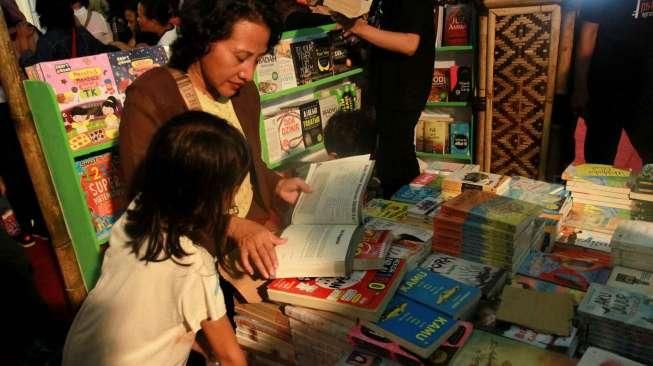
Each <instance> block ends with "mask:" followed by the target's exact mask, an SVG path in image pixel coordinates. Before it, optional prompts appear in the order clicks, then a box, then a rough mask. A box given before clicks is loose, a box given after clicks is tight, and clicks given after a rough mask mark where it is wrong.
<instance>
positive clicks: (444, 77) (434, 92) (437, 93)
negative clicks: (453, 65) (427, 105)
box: [428, 67, 449, 103]
mask: <svg viewBox="0 0 653 366" xmlns="http://www.w3.org/2000/svg"><path fill="white" fill-rule="evenodd" d="M447 99H449V69H447V68H438V67H436V68H434V69H433V80H432V82H431V92H430V94H429V98H428V101H429V102H431V103H437V102H446V101H447Z"/></svg>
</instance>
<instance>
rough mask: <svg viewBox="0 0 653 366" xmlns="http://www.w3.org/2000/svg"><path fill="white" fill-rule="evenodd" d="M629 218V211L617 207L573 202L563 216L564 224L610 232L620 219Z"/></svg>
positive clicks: (614, 228)
mask: <svg viewBox="0 0 653 366" xmlns="http://www.w3.org/2000/svg"><path fill="white" fill-rule="evenodd" d="M628 219H630V212H629V211H628V210H622V209H618V208H611V207H603V206H595V205H588V204H585V203H574V204H573V205H572V206H571V210H570V211H569V214H568V215H567V217H566V218H565V222H564V223H565V225H567V226H571V227H576V228H579V229H585V230H591V231H595V232H601V233H605V234H612V233H614V231H615V230H616V229H617V225H619V223H620V222H621V221H624V220H628Z"/></svg>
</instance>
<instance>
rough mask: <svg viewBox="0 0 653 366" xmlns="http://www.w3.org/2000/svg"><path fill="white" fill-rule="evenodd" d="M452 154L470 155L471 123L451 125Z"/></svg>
mask: <svg viewBox="0 0 653 366" xmlns="http://www.w3.org/2000/svg"><path fill="white" fill-rule="evenodd" d="M449 138H450V140H451V141H450V142H449V146H450V147H451V148H450V153H451V154H464V155H469V123H467V122H454V123H452V124H450V125H449Z"/></svg>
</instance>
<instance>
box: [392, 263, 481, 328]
mask: <svg viewBox="0 0 653 366" xmlns="http://www.w3.org/2000/svg"><path fill="white" fill-rule="evenodd" d="M397 292H398V293H400V294H402V295H404V296H405V297H408V298H410V299H411V300H414V301H417V302H419V303H421V304H422V305H426V306H428V307H430V308H432V309H434V310H437V311H439V312H442V313H444V314H446V315H448V316H450V317H452V318H454V319H459V318H464V317H465V316H466V315H468V312H469V310H470V309H472V308H473V307H474V306H475V305H476V304H477V303H478V300H479V299H480V298H481V291H480V290H479V289H478V288H476V287H473V286H470V285H467V284H464V283H462V282H459V281H456V280H454V279H451V278H449V277H445V276H443V275H441V274H439V273H436V272H431V271H430V270H428V269H425V268H416V269H414V270H412V271H410V272H408V273H406V275H405V277H404V281H403V282H402V283H401V285H400V286H399V289H398V290H397Z"/></svg>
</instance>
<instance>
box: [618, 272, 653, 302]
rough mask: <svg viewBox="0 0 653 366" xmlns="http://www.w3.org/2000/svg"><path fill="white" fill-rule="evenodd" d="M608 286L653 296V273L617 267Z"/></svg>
mask: <svg viewBox="0 0 653 366" xmlns="http://www.w3.org/2000/svg"><path fill="white" fill-rule="evenodd" d="M606 285H607V286H610V287H616V288H621V289H624V290H629V291H635V292H640V293H642V294H648V295H651V296H653V273H651V272H646V271H640V270H638V269H634V268H627V267H621V266H615V267H614V268H613V269H612V272H611V273H610V278H608V282H607V283H606Z"/></svg>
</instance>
